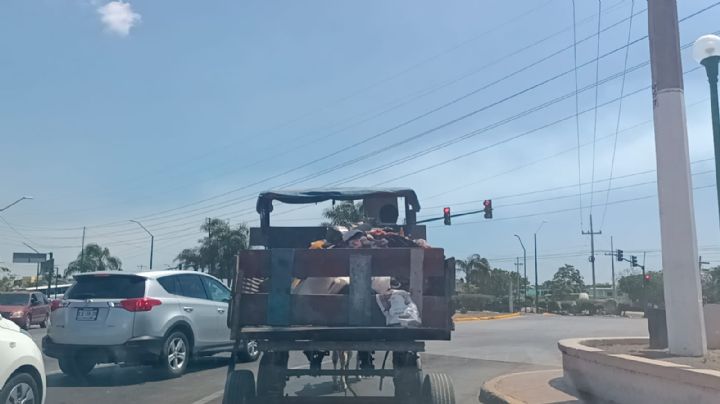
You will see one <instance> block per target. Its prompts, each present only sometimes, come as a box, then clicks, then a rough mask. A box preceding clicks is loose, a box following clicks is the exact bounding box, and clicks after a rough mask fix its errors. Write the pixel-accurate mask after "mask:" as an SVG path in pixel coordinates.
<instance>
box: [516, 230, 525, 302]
mask: <svg viewBox="0 0 720 404" xmlns="http://www.w3.org/2000/svg"><path fill="white" fill-rule="evenodd" d="M515 237H517V239H518V241H519V242H520V247H522V249H523V280H524V282H523V293H522V304H523V307H525V298H526V297H527V285H528V279H527V251H526V250H525V244H523V242H522V239H521V238H520V236H518V235H517V234H516V235H515Z"/></svg>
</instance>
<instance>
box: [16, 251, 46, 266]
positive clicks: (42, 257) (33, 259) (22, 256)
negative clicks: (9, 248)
mask: <svg viewBox="0 0 720 404" xmlns="http://www.w3.org/2000/svg"><path fill="white" fill-rule="evenodd" d="M46 260H47V254H37V253H18V252H16V253H13V263H15V264H34V263H38V262H45V261H46Z"/></svg>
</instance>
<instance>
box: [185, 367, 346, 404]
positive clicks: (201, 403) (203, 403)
mask: <svg viewBox="0 0 720 404" xmlns="http://www.w3.org/2000/svg"><path fill="white" fill-rule="evenodd" d="M330 363H332V362H331V361H323V362H322V363H321V365H329V364H330ZM306 366H307V364H304V365H298V366H292V367H290V368H288V369H302V368H304V367H306ZM224 393H225V390H220V391H216V392H214V393H212V394H210V395H209V396H205V397H203V398H201V399H199V400H197V401H193V402H192V404H207V403H209V402H211V401H213V400H215V399H218V398H220V397H222V396H223V394H224Z"/></svg>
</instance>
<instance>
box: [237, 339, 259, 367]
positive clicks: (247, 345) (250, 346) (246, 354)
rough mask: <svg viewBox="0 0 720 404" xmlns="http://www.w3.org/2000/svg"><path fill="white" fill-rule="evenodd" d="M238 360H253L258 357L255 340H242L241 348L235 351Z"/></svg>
mask: <svg viewBox="0 0 720 404" xmlns="http://www.w3.org/2000/svg"><path fill="white" fill-rule="evenodd" d="M237 355H238V360H239V361H240V362H255V361H256V360H258V358H259V357H260V351H258V345H257V341H254V340H250V341H247V342H245V341H243V344H242V348H240V350H239V351H238V353H237Z"/></svg>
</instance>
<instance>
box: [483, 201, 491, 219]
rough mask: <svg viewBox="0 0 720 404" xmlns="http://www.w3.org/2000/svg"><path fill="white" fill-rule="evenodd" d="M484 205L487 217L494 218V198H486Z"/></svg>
mask: <svg viewBox="0 0 720 404" xmlns="http://www.w3.org/2000/svg"><path fill="white" fill-rule="evenodd" d="M483 206H484V207H485V219H492V199H485V201H483Z"/></svg>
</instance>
